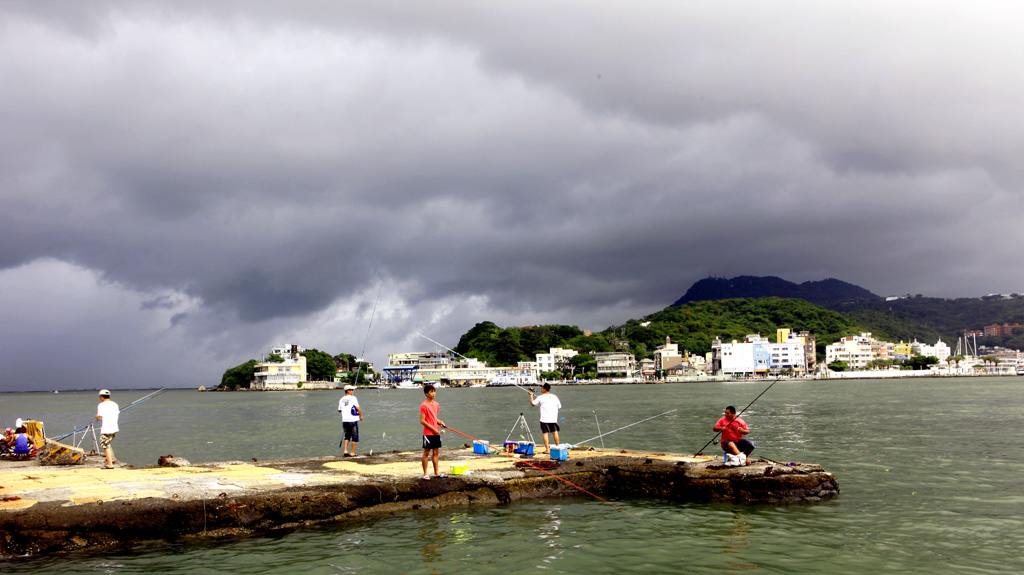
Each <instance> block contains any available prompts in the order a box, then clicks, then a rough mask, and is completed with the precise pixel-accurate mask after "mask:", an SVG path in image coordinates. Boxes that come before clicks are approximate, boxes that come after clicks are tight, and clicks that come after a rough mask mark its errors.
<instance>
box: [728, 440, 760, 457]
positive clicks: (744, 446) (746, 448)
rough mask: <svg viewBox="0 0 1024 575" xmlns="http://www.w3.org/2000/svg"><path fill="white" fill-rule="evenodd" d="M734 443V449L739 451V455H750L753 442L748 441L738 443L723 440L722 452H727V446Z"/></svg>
mask: <svg viewBox="0 0 1024 575" xmlns="http://www.w3.org/2000/svg"><path fill="white" fill-rule="evenodd" d="M730 443H735V444H736V447H737V448H738V449H739V450H740V453H746V454H747V455H750V452H751V451H753V450H754V442H752V441H750V440H749V439H741V440H739V441H731V440H728V439H726V440H724V441H722V450H723V451H729V444H730Z"/></svg>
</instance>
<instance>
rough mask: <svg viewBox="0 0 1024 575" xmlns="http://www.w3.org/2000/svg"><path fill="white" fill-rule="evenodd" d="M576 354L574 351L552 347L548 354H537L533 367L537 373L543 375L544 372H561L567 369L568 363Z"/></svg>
mask: <svg viewBox="0 0 1024 575" xmlns="http://www.w3.org/2000/svg"><path fill="white" fill-rule="evenodd" d="M578 354H579V352H578V351H576V350H575V349H562V348H560V347H552V348H550V351H549V352H548V353H538V354H537V361H536V365H535V366H534V367H535V369H536V370H537V373H543V372H545V371H563V370H564V369H567V366H568V364H569V361H570V360H571V359H572V358H573V357H575V356H576V355H578Z"/></svg>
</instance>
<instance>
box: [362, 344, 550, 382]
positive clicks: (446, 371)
mask: <svg viewBox="0 0 1024 575" xmlns="http://www.w3.org/2000/svg"><path fill="white" fill-rule="evenodd" d="M382 371H383V373H384V379H385V381H386V382H387V383H388V384H392V385H400V384H402V383H403V382H413V383H420V384H426V383H431V384H435V385H451V386H456V387H462V386H471V385H487V384H493V385H512V384H513V383H515V384H517V385H527V384H528V385H533V384H534V383H536V381H537V375H538V371H537V366H536V364H535V363H534V362H519V364H518V365H517V366H516V367H489V366H488V365H487V363H486V362H482V361H480V360H478V359H476V358H473V357H465V356H462V357H456V355H455V354H454V353H445V352H407V353H392V354H389V355H388V366H387V367H385V368H384V369H383V370H382Z"/></svg>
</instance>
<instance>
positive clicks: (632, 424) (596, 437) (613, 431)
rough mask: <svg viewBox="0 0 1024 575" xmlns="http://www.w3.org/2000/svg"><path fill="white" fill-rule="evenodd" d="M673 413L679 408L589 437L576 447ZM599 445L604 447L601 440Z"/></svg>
mask: <svg viewBox="0 0 1024 575" xmlns="http://www.w3.org/2000/svg"><path fill="white" fill-rule="evenodd" d="M673 411H679V408H678V407H677V408H676V409H670V410H668V411H666V412H665V413H659V414H658V415H652V416H650V417H648V418H647V419H641V420H640V421H636V422H633V423H630V424H629V425H623V426H622V427H620V428H618V429H613V430H611V431H609V432H608V433H602V434H601V435H597V436H594V437H591V438H590V439H584V440H583V441H581V442H579V443H577V445H582V444H584V443H586V442H588V441H594V440H595V439H599V438H601V437H604V436H605V435H611V434H613V433H615V432H616V431H622V430H623V429H626V428H627V427H633V426H634V425H637V424H639V423H643V422H645V421H650V420H652V419H654V418H655V417H661V416H662V415H668V414H670V413H672V412H673ZM594 418H595V419H596V418H597V412H596V411H595V412H594ZM598 431H601V429H600V426H598ZM601 445H602V446H604V440H601Z"/></svg>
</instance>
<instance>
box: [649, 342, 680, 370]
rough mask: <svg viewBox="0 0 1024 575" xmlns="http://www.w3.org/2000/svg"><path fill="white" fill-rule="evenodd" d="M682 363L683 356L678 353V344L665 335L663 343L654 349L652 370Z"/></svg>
mask: <svg viewBox="0 0 1024 575" xmlns="http://www.w3.org/2000/svg"><path fill="white" fill-rule="evenodd" d="M681 363H683V356H682V355H680V354H679V344H676V343H672V340H670V339H669V338H668V336H665V345H662V346H659V347H658V348H657V349H655V350H654V370H655V371H661V370H666V369H669V368H671V367H674V366H676V365H679V364H681Z"/></svg>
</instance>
